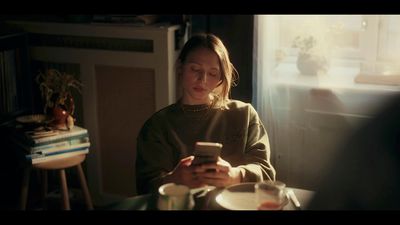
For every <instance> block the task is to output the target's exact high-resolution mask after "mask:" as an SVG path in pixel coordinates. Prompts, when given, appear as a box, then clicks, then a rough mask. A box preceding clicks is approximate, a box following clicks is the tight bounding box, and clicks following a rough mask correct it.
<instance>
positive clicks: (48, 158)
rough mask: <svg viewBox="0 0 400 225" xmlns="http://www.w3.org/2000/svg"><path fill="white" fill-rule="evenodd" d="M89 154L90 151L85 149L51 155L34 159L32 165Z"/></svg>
mask: <svg viewBox="0 0 400 225" xmlns="http://www.w3.org/2000/svg"><path fill="white" fill-rule="evenodd" d="M88 153H89V149H84V150H81V151H75V152H67V153H63V154H56V155H50V156H46V157H40V158H32V159H31V160H30V161H31V162H32V164H37V163H41V162H48V161H53V160H57V159H64V158H68V157H71V156H77V155H83V154H88Z"/></svg>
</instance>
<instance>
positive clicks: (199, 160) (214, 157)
mask: <svg viewBox="0 0 400 225" xmlns="http://www.w3.org/2000/svg"><path fill="white" fill-rule="evenodd" d="M221 149H222V144H221V143H216V142H196V144H195V148H194V159H193V162H192V165H200V164H204V163H215V162H217V161H218V157H219V156H220V154H221Z"/></svg>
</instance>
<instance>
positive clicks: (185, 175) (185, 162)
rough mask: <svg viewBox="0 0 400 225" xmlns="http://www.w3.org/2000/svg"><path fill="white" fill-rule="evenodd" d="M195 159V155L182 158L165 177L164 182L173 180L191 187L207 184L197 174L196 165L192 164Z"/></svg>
mask: <svg viewBox="0 0 400 225" xmlns="http://www.w3.org/2000/svg"><path fill="white" fill-rule="evenodd" d="M193 159H194V156H189V157H186V158H183V159H181V161H180V162H179V163H178V165H177V166H176V167H175V169H174V170H173V171H172V172H171V173H169V174H168V175H167V176H166V177H165V178H164V183H169V182H173V183H176V184H183V185H186V186H188V187H189V188H196V187H201V186H205V185H206V184H205V183H204V182H203V181H202V180H200V179H199V178H198V176H197V175H196V173H195V171H194V170H195V167H192V166H190V165H191V164H192V161H193Z"/></svg>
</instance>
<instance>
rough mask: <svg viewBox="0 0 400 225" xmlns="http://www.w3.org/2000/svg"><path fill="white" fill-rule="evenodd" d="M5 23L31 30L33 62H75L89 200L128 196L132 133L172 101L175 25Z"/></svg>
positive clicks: (176, 50) (102, 201)
mask: <svg viewBox="0 0 400 225" xmlns="http://www.w3.org/2000/svg"><path fill="white" fill-rule="evenodd" d="M11 23H13V24H15V25H18V26H21V27H23V28H24V29H25V30H26V31H28V32H30V33H31V39H30V47H31V48H30V50H31V57H32V59H33V60H38V61H42V62H48V63H59V64H74V65H78V66H76V68H78V69H77V70H79V71H77V72H78V73H79V74H80V77H81V80H82V82H83V85H84V89H83V93H82V112H83V115H82V116H83V126H84V127H86V128H87V129H88V130H89V133H90V139H91V144H92V145H91V148H90V154H89V155H88V158H87V161H86V166H87V179H88V184H89V188H90V191H91V193H92V195H93V200H94V203H95V204H97V205H102V204H107V203H108V202H109V200H116V199H120V198H124V197H127V196H132V195H135V194H136V187H135V186H136V184H135V157H136V136H137V134H138V132H139V130H140V128H141V126H142V125H143V123H144V122H145V120H146V119H147V118H149V117H150V116H151V114H153V113H154V112H155V111H158V110H159V109H161V108H163V107H165V106H167V105H169V104H171V103H174V102H175V101H176V85H175V72H174V65H175V60H176V57H177V54H178V53H179V50H180V49H179V47H180V46H178V44H179V43H183V42H184V40H185V38H184V39H183V40H178V39H177V37H179V35H178V34H179V32H180V31H179V29H180V26H176V25H174V26H151V27H132V26H128V25H112V24H66V23H35V22H15V21H14V22H11Z"/></svg>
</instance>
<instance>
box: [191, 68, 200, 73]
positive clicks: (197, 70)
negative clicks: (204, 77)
mask: <svg viewBox="0 0 400 225" xmlns="http://www.w3.org/2000/svg"><path fill="white" fill-rule="evenodd" d="M191 69H192V71H194V72H196V73H198V72H201V69H199V68H195V67H192V68H191Z"/></svg>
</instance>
